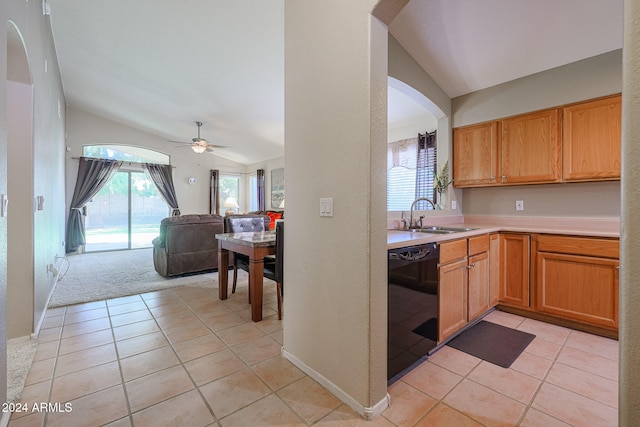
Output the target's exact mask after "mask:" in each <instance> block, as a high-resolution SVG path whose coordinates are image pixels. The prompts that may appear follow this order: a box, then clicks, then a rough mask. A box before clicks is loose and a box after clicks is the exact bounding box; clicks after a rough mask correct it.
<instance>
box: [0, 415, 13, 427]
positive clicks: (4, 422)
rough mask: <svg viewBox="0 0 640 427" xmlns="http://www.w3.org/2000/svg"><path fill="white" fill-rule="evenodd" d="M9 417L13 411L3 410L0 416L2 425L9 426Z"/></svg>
mask: <svg viewBox="0 0 640 427" xmlns="http://www.w3.org/2000/svg"><path fill="white" fill-rule="evenodd" d="M9 418H11V412H3V413H2V417H1V418H0V427H7V426H8V425H9Z"/></svg>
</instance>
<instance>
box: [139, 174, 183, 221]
mask: <svg viewBox="0 0 640 427" xmlns="http://www.w3.org/2000/svg"><path fill="white" fill-rule="evenodd" d="M144 165H145V168H146V169H147V172H148V173H149V177H151V180H152V181H153V183H154V184H155V185H156V188H157V189H158V192H159V193H160V195H161V196H162V198H163V199H164V201H165V202H167V204H168V205H169V207H170V208H171V216H180V209H179V208H178V198H177V197H176V188H175V187H174V185H173V166H171V165H156V164H154V163H145V164H144Z"/></svg>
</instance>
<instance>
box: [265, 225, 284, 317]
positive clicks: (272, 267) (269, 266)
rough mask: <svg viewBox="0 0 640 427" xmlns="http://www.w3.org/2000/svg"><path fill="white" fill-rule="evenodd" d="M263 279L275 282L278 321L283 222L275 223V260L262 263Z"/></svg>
mask: <svg viewBox="0 0 640 427" xmlns="http://www.w3.org/2000/svg"><path fill="white" fill-rule="evenodd" d="M264 277H266V278H267V279H271V280H273V281H274V282H276V293H277V298H278V320H280V319H282V297H283V295H284V289H283V284H284V221H277V222H276V256H275V260H273V261H270V262H267V260H266V259H265V263H264Z"/></svg>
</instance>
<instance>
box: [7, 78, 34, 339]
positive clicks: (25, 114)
mask: <svg viewBox="0 0 640 427" xmlns="http://www.w3.org/2000/svg"><path fill="white" fill-rule="evenodd" d="M7 101H8V105H9V106H10V108H9V109H8V111H7V126H8V129H7V140H8V142H9V143H8V147H7V159H8V162H7V163H8V164H7V173H8V182H9V183H10V185H9V188H8V195H9V201H10V202H11V205H10V209H9V214H8V216H7V218H8V226H9V227H8V233H7V241H8V247H9V248H10V249H11V250H10V251H9V252H8V253H7V265H8V269H7V300H8V301H10V304H9V305H8V306H7V336H8V337H9V338H16V337H22V336H25V335H29V334H30V333H31V332H33V331H34V310H33V306H34V304H33V302H34V287H33V285H32V284H33V283H34V275H33V214H32V212H33V146H32V140H33V134H32V129H33V121H32V120H33V117H32V115H33V86H32V85H31V84H25V83H18V82H13V81H8V82H7Z"/></svg>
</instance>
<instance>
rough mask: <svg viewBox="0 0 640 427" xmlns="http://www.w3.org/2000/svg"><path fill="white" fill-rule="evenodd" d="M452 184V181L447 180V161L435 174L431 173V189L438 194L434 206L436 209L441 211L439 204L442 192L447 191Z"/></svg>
mask: <svg viewBox="0 0 640 427" xmlns="http://www.w3.org/2000/svg"><path fill="white" fill-rule="evenodd" d="M452 182H453V179H449V160H447V161H446V162H444V163H443V164H442V166H440V169H439V170H438V172H437V173H436V172H435V171H434V173H433V188H434V189H435V190H436V192H437V193H438V195H437V200H436V202H437V203H436V206H437V208H438V209H442V206H440V204H441V203H442V192H443V191H444V190H446V189H447V187H448V186H449V185H451V183H452Z"/></svg>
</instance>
